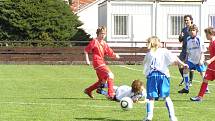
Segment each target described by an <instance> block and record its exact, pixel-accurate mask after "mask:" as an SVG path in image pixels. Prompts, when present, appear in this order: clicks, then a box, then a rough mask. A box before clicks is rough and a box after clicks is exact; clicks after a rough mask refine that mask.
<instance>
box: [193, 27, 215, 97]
mask: <svg viewBox="0 0 215 121" xmlns="http://www.w3.org/2000/svg"><path fill="white" fill-rule="evenodd" d="M204 31H205V34H206V38H207V39H208V40H210V45H209V52H210V59H209V60H207V61H206V62H205V63H206V65H208V67H207V70H206V73H205V76H204V79H203V82H202V85H201V89H200V91H199V94H198V96H196V97H192V98H190V100H191V101H202V98H203V96H204V94H205V91H206V90H207V87H208V81H209V80H211V81H213V80H215V28H212V27H209V28H206V29H205V30H204Z"/></svg>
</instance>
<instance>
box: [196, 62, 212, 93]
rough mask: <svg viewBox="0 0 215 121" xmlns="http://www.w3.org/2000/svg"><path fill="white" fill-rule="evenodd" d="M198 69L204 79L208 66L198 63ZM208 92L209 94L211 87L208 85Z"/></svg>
mask: <svg viewBox="0 0 215 121" xmlns="http://www.w3.org/2000/svg"><path fill="white" fill-rule="evenodd" d="M196 70H197V71H198V72H199V73H200V75H201V77H202V80H204V77H205V71H206V66H205V65H204V64H203V65H200V66H199V65H197V67H196ZM205 93H206V94H209V93H210V92H209V87H208V86H207V88H206V91H205Z"/></svg>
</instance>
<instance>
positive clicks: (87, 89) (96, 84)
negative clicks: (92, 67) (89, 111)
mask: <svg viewBox="0 0 215 121" xmlns="http://www.w3.org/2000/svg"><path fill="white" fill-rule="evenodd" d="M99 86H100V82H99V81H97V82H96V83H94V84H92V85H90V86H89V87H88V88H86V91H88V92H92V91H93V90H95V89H97V88H98V87H99Z"/></svg>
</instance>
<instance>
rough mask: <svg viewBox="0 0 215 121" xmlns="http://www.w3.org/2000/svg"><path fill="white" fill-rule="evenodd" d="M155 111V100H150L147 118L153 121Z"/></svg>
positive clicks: (147, 105) (147, 107)
mask: <svg viewBox="0 0 215 121" xmlns="http://www.w3.org/2000/svg"><path fill="white" fill-rule="evenodd" d="M153 111H154V100H148V101H147V103H146V113H147V116H146V118H147V119H149V120H152V118H153Z"/></svg>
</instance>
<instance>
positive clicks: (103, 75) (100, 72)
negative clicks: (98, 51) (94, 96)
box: [96, 66, 112, 82]
mask: <svg viewBox="0 0 215 121" xmlns="http://www.w3.org/2000/svg"><path fill="white" fill-rule="evenodd" d="M108 73H112V72H111V71H110V69H109V68H108V67H107V66H101V67H99V68H97V69H96V74H97V76H98V79H99V81H103V82H106V80H107V78H108V77H109V75H108Z"/></svg>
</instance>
